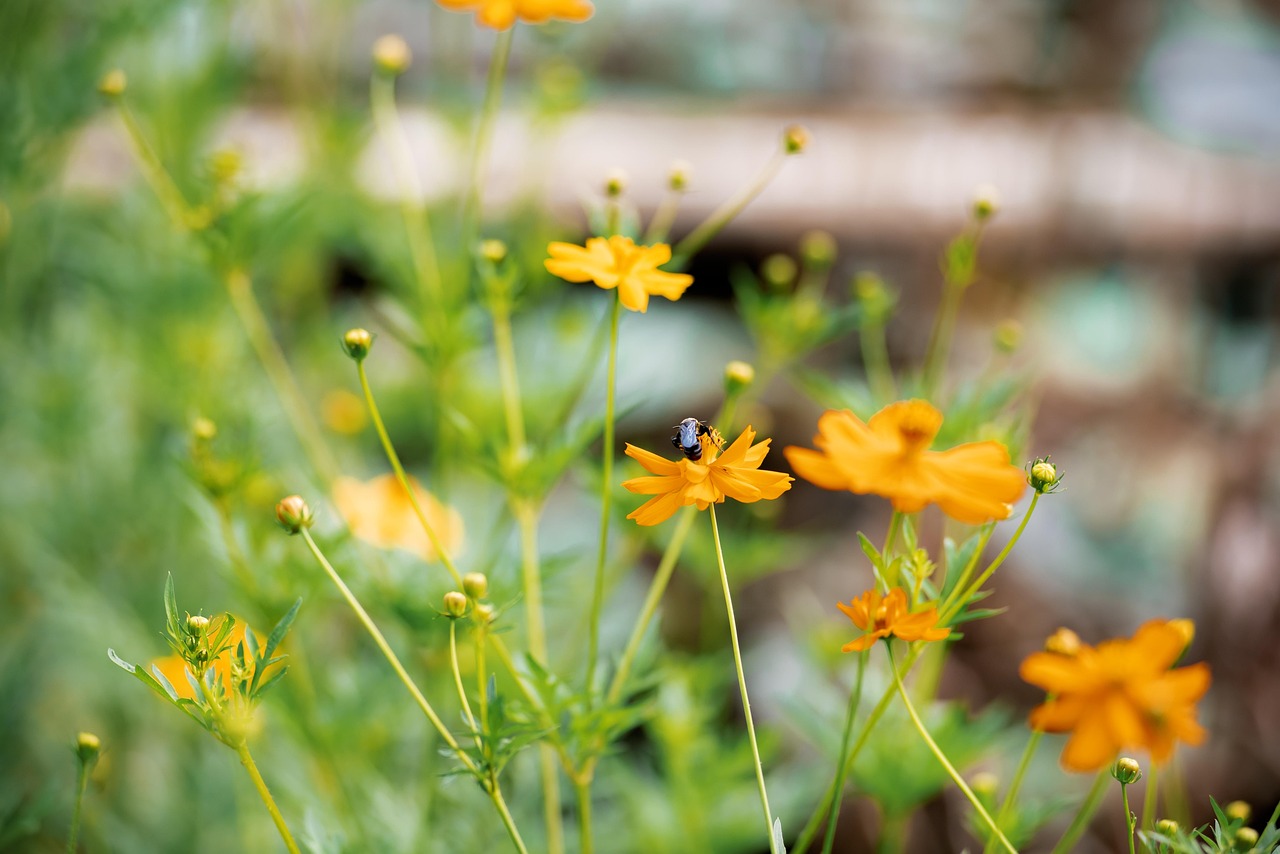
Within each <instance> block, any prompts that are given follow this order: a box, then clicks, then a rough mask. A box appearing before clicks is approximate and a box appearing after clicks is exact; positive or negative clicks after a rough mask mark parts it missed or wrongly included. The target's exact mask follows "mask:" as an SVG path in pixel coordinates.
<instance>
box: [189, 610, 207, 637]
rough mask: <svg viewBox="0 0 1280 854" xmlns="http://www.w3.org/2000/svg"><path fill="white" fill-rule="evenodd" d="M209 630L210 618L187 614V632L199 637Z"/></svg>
mask: <svg viewBox="0 0 1280 854" xmlns="http://www.w3.org/2000/svg"><path fill="white" fill-rule="evenodd" d="M208 628H209V618H208V617H204V616H201V615H200V614H187V631H189V632H191V633H192V634H193V635H198V634H200V633H201V632H203V631H205V630H206V629H208Z"/></svg>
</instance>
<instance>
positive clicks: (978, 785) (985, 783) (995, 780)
mask: <svg viewBox="0 0 1280 854" xmlns="http://www.w3.org/2000/svg"><path fill="white" fill-rule="evenodd" d="M969 787H970V788H971V789H973V793H974V794H975V795H977V796H978V797H979V798H981V799H982V800H984V801H991V800H993V799H994V798H995V796H996V792H997V791H999V790H1000V778H999V777H997V776H996V775H995V774H992V773H991V772H990V771H979V772H978V773H977V774H974V775H973V779H971V780H970V781H969Z"/></svg>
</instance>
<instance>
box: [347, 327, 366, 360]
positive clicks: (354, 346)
mask: <svg viewBox="0 0 1280 854" xmlns="http://www.w3.org/2000/svg"><path fill="white" fill-rule="evenodd" d="M372 347H373V333H372V332H370V331H369V330H368V329H359V328H356V329H348V330H347V333H346V334H345V335H343V336H342V349H344V350H346V351H347V355H348V356H350V357H351V358H353V359H355V360H356V361H357V362H363V361H364V358H365V356H368V355H369V350H370V348H372Z"/></svg>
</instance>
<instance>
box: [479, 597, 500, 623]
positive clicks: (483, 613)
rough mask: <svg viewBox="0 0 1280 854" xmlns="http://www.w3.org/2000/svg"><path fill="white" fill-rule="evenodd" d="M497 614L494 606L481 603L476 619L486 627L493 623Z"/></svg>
mask: <svg viewBox="0 0 1280 854" xmlns="http://www.w3.org/2000/svg"><path fill="white" fill-rule="evenodd" d="M495 613H496V612H495V611H494V608H493V606H492V605H490V604H489V603H488V602H481V603H480V604H479V605H476V619H477V620H478V621H479V622H480V623H482V624H484V625H486V626H487V625H489V624H490V623H492V622H493V615H494V614H495Z"/></svg>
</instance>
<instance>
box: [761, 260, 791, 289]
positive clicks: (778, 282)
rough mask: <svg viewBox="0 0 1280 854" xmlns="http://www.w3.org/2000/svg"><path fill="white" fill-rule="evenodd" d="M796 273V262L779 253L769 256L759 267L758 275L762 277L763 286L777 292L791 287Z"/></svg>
mask: <svg viewBox="0 0 1280 854" xmlns="http://www.w3.org/2000/svg"><path fill="white" fill-rule="evenodd" d="M797 272H798V268H797V267H796V262H795V261H794V260H792V258H791V256H789V255H783V254H781V253H778V254H774V255H770V256H769V257H768V258H766V259H764V262H763V263H762V264H761V265H760V275H761V276H763V277H764V281H765V284H767V285H768V286H769V287H771V288H773V289H774V290H778V291H782V290H786V289H787V288H789V287H791V285H792V283H793V282H795V280H796V273H797Z"/></svg>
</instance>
